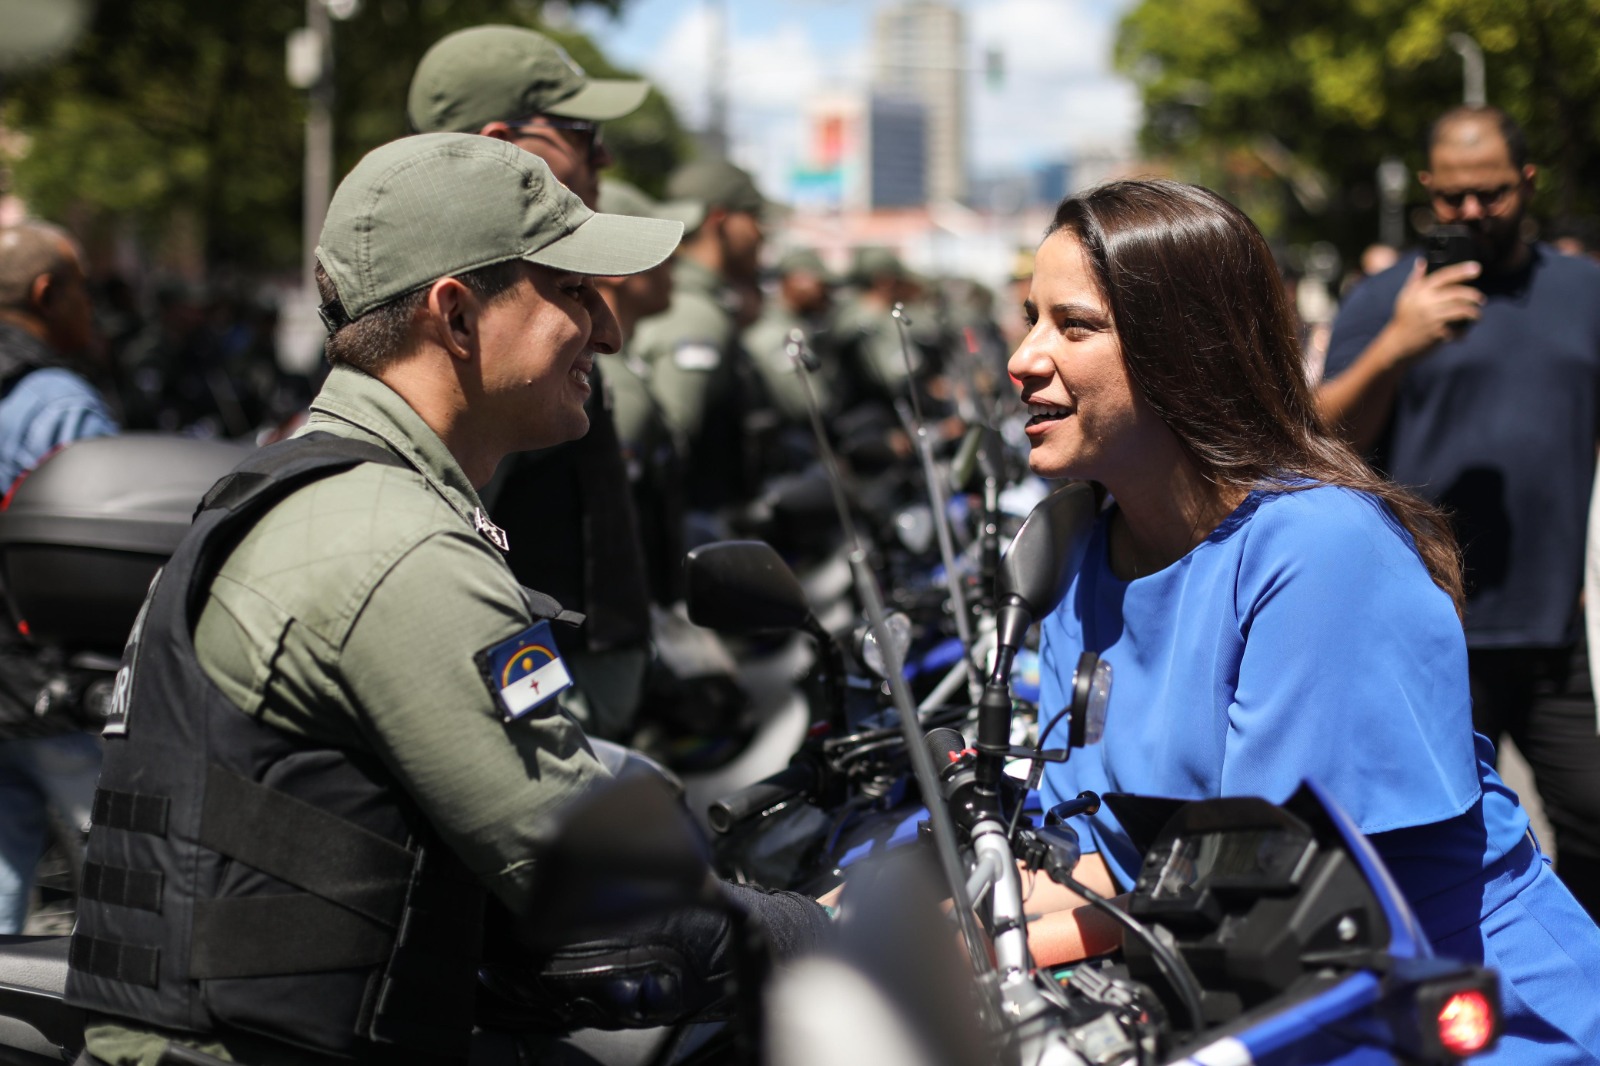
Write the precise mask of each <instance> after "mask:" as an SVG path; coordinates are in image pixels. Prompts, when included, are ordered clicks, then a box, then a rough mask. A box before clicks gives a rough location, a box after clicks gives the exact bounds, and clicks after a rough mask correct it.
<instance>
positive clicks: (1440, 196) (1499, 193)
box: [1430, 182, 1517, 211]
mask: <svg viewBox="0 0 1600 1066" xmlns="http://www.w3.org/2000/svg"><path fill="white" fill-rule="evenodd" d="M1516 188H1517V183H1516V182H1511V183H1510V184H1507V185H1497V186H1495V187H1494V188H1492V189H1462V190H1460V191H1459V192H1434V193H1431V194H1430V195H1431V196H1432V197H1433V202H1434V203H1436V204H1440V205H1442V206H1445V207H1449V208H1450V209H1451V210H1456V211H1459V210H1460V209H1461V205H1462V204H1464V203H1466V202H1467V197H1469V196H1470V197H1472V198H1473V199H1474V200H1476V201H1478V206H1479V207H1481V208H1483V209H1484V210H1485V211H1493V210H1494V209H1495V208H1497V207H1499V206H1500V205H1501V204H1503V203H1505V202H1506V200H1507V199H1509V198H1510V196H1511V193H1512V192H1513V191H1514V190H1515V189H1516Z"/></svg>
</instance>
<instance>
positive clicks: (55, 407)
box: [16, 370, 117, 470]
mask: <svg viewBox="0 0 1600 1066" xmlns="http://www.w3.org/2000/svg"><path fill="white" fill-rule="evenodd" d="M34 376H35V377H36V378H39V379H40V380H39V381H38V383H37V386H36V387H37V388H38V389H39V392H38V397H37V402H38V406H37V408H36V410H35V412H34V414H33V416H32V417H31V418H30V419H29V420H28V428H27V430H26V432H25V433H24V434H23V437H22V441H21V452H20V454H19V455H18V456H17V457H16V459H17V463H18V465H19V466H20V467H21V468H22V469H23V470H31V469H33V468H34V467H35V466H38V465H39V462H40V460H42V459H43V458H44V457H45V456H46V455H49V454H50V453H51V452H52V451H54V450H55V449H57V448H59V447H61V446H62V445H63V444H70V443H71V442H73V441H75V440H84V439H86V438H89V437H106V436H110V435H112V434H114V433H116V432H117V423H116V422H115V420H113V419H112V417H111V413H110V412H109V411H108V410H106V405H105V401H104V400H102V399H101V398H100V395H99V393H97V392H95V391H94V389H93V388H92V387H91V386H90V385H89V384H88V383H87V382H85V381H83V380H82V379H81V378H79V377H78V376H77V375H76V374H73V373H71V372H70V371H65V370H43V371H39V372H37V373H36V374H35V375H34ZM30 384H32V383H30Z"/></svg>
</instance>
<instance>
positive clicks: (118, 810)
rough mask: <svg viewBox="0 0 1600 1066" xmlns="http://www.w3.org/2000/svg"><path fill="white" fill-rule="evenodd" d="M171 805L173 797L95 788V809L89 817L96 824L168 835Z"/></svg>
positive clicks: (156, 834) (108, 827) (134, 831)
mask: <svg viewBox="0 0 1600 1066" xmlns="http://www.w3.org/2000/svg"><path fill="white" fill-rule="evenodd" d="M169 806H171V801H169V800H168V799H167V797H165V796H155V795H150V794H148V793H143V792H117V791H115V790H113V789H108V788H97V789H95V791H94V810H93V811H92V812H91V814H90V819H91V820H92V821H93V822H94V824H95V825H98V826H104V827H106V828H107V829H124V830H127V831H128V832H130V833H149V834H150V835H152V836H158V837H159V836H166V835H167V808H168V807H169Z"/></svg>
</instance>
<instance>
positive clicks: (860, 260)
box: [850, 244, 911, 282]
mask: <svg viewBox="0 0 1600 1066" xmlns="http://www.w3.org/2000/svg"><path fill="white" fill-rule="evenodd" d="M850 276H851V278H853V279H854V280H856V281H858V282H870V281H871V280H872V279H873V278H881V277H886V276H887V277H892V278H909V277H911V272H910V271H909V270H907V269H906V265H905V264H904V263H902V262H901V261H900V257H899V256H897V255H895V254H894V252H892V251H890V250H889V249H888V248H885V247H883V246H882V245H876V244H868V245H863V246H861V247H860V248H857V249H856V250H855V255H854V256H853V257H852V259H851V261H850Z"/></svg>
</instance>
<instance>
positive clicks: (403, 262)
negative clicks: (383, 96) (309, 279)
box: [317, 133, 683, 328]
mask: <svg viewBox="0 0 1600 1066" xmlns="http://www.w3.org/2000/svg"><path fill="white" fill-rule="evenodd" d="M682 235H683V225H682V224H681V223H678V222H669V221H666V220H663V219H651V218H625V217H623V216H620V215H604V214H595V213H594V212H593V211H590V210H589V209H588V208H587V207H585V206H584V205H583V201H582V200H579V199H578V197H577V196H576V195H574V194H573V193H572V191H571V190H569V189H568V188H567V187H566V186H565V185H562V184H561V183H560V182H559V181H557V180H556V179H555V177H554V176H553V175H552V174H551V173H550V168H549V167H548V166H546V165H545V162H544V160H542V159H540V158H539V157H538V156H536V155H534V154H532V153H531V152H524V151H523V150H522V149H520V148H518V147H517V146H516V145H514V144H510V143H508V142H506V141H502V140H498V139H496V138H493V137H478V136H474V135H469V134H464V133H423V134H418V135H417V136H414V137H402V138H401V139H400V140H398V141H391V142H390V143H388V144H386V145H383V146H382V147H380V148H375V149H373V150H372V151H371V152H368V153H367V155H366V156H365V157H364V158H363V159H362V160H361V162H359V163H357V164H356V166H355V169H354V170H352V171H351V172H350V173H349V175H348V176H346V177H345V179H344V181H342V182H340V183H339V188H338V189H337V190H336V191H335V192H334V194H333V200H332V202H331V203H329V205H328V216H327V220H326V221H325V222H324V223H323V225H322V239H321V240H320V241H319V242H318V244H317V259H318V261H319V262H321V264H322V268H323V269H324V270H325V271H327V274H328V277H329V279H330V280H331V281H332V282H333V286H334V288H335V289H336V290H338V293H339V300H338V305H339V307H337V308H333V309H329V308H326V307H325V308H324V316H323V317H324V319H325V320H326V321H328V324H329V328H335V327H337V326H338V325H339V324H341V323H342V321H343V320H354V319H357V318H360V317H361V316H362V315H363V314H365V313H366V312H368V311H370V310H372V309H373V308H375V307H379V306H381V305H383V304H386V303H388V302H389V301H390V300H393V299H394V298H396V297H398V296H403V295H405V294H406V293H408V292H411V291H412V290H414V289H420V288H422V287H423V286H425V285H429V284H431V283H432V282H434V281H436V280H438V279H439V278H442V277H447V276H449V275H451V274H462V273H467V272H470V271H473V270H477V269H478V268H479V267H485V266H489V265H491V264H493V263H502V262H505V261H507V260H511V259H525V260H527V261H528V262H530V263H538V264H540V265H541V266H547V267H551V268H553V269H555V270H569V271H572V272H574V273H578V274H601V275H607V276H611V275H617V274H636V273H638V272H639V271H641V270H648V269H650V268H651V267H653V266H655V265H656V264H657V263H659V262H661V261H662V260H663V259H665V258H666V257H667V256H668V255H670V254H672V250H673V249H674V248H675V247H677V244H678V239H679V237H681V236H682Z"/></svg>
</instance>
